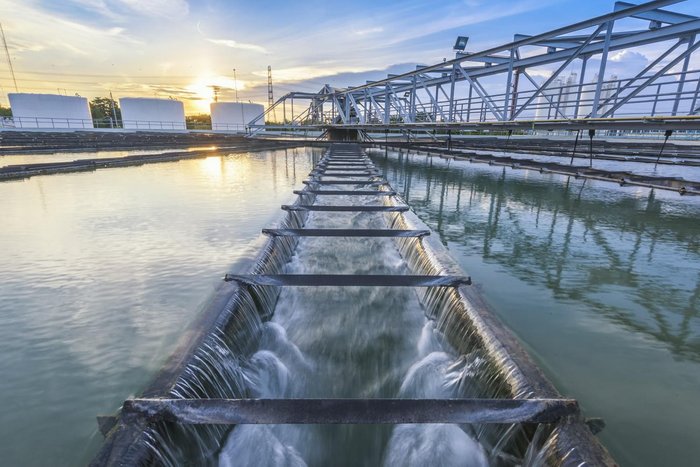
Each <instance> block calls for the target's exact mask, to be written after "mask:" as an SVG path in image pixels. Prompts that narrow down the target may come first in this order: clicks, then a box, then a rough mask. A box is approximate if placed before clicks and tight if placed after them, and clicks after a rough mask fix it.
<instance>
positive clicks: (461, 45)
mask: <svg viewBox="0 0 700 467" xmlns="http://www.w3.org/2000/svg"><path fill="white" fill-rule="evenodd" d="M467 42H469V38H468V37H467V36H458V37H457V41H455V46H454V47H453V49H454V50H458V51H460V52H463V51H464V49H466V48H467Z"/></svg>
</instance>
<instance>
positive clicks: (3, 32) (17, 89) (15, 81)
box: [0, 23, 19, 92]
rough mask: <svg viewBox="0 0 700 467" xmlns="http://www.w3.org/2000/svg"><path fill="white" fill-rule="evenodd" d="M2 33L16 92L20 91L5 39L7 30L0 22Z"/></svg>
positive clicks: (0, 31) (0, 32)
mask: <svg viewBox="0 0 700 467" xmlns="http://www.w3.org/2000/svg"><path fill="white" fill-rule="evenodd" d="M0 34H2V45H3V47H5V55H6V56H7V64H8V65H10V74H11V75H12V82H13V83H15V92H19V88H18V87H17V79H16V78H15V70H14V68H13V67H12V58H10V51H9V50H8V48H7V40H5V30H4V29H3V27H2V23H0Z"/></svg>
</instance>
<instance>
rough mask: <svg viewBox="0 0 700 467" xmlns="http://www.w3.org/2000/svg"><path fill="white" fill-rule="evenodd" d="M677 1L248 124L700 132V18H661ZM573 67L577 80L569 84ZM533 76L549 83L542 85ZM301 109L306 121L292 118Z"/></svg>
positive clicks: (287, 100)
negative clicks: (614, 65)
mask: <svg viewBox="0 0 700 467" xmlns="http://www.w3.org/2000/svg"><path fill="white" fill-rule="evenodd" d="M680 1H684V0H655V1H650V2H646V3H644V4H641V5H635V4H631V3H627V2H616V3H615V8H614V11H613V12H611V13H608V14H605V15H602V16H598V17H595V18H592V19H589V20H586V21H581V22H579V23H576V24H572V25H570V26H565V27H562V28H559V29H555V30H553V31H549V32H546V33H543V34H538V35H535V36H528V35H523V34H516V35H515V36H514V37H513V42H510V43H507V44H504V45H501V46H498V47H494V48H490V49H487V50H483V51H481V52H473V53H459V52H458V53H457V54H456V56H455V58H454V59H452V60H448V61H446V62H443V63H439V64H435V65H430V66H422V65H421V66H418V67H417V68H416V70H415V71H411V72H408V73H403V74H400V75H388V76H387V78H386V79H383V80H379V81H368V82H367V83H366V84H364V85H361V86H355V87H349V88H342V89H337V88H332V87H331V86H329V85H326V86H324V87H323V89H321V90H320V91H319V92H318V93H304V92H291V93H289V94H287V95H285V96H283V97H282V98H280V99H279V100H277V102H275V104H274V105H273V106H271V107H270V108H268V109H267V111H266V112H264V113H263V115H261V116H258V117H256V119H255V120H253V122H255V121H257V120H258V119H259V118H260V117H265V118H268V116H270V115H274V114H273V113H271V112H274V111H275V109H276V110H277V112H278V114H279V111H280V110H281V111H282V113H281V114H282V115H283V120H282V122H267V125H266V126H265V127H263V126H262V125H253V124H252V122H251V124H249V128H250V129H251V130H253V132H257V131H260V130H262V129H263V128H267V129H274V128H278V129H299V128H306V129H309V128H314V127H315V128H327V127H329V126H332V127H335V126H337V127H340V128H357V129H368V130H371V129H379V128H383V129H386V128H404V129H405V128H408V129H411V128H419V129H426V128H428V129H429V128H434V129H435V128H469V127H472V126H479V125H482V126H483V125H493V124H496V125H501V126H504V125H505V126H506V127H510V128H512V127H524V126H525V125H532V126H537V125H548V126H550V125H551V124H552V123H556V122H558V123H562V122H563V123H564V124H565V125H569V124H572V123H574V124H576V123H578V124H579V126H578V127H580V125H581V124H587V123H591V122H596V123H597V125H598V126H601V125H604V124H605V123H606V122H617V127H618V128H620V127H626V126H628V127H630V128H631V127H632V126H633V124H638V123H639V122H640V121H644V122H651V125H647V126H654V123H655V122H658V121H659V117H675V120H676V121H678V122H683V123H684V124H685V126H678V128H685V129H688V128H696V127H697V128H700V119H696V118H693V117H694V116H697V115H698V114H699V113H700V98H699V96H698V94H699V92H700V69H697V70H689V67H690V64H691V57H692V56H693V54H694V53H695V52H696V51H697V49H698V48H700V41H698V40H696V35H697V34H698V32H700V18H698V17H695V16H690V15H685V14H680V13H675V12H671V11H667V10H663V9H661V8H662V7H665V6H668V5H671V4H675V3H679V2H680ZM627 19H632V20H635V22H636V23H641V24H640V28H639V29H634V30H629V29H628V28H629V22H626V23H625V24H623V25H620V22H621V21H622V20H627ZM622 26H623V27H624V30H623V28H622ZM618 29H619V30H618ZM650 44H654V45H655V48H654V49H655V51H656V52H655V53H658V55H657V56H655V57H653V58H652V59H651V62H650V63H649V64H648V65H647V66H645V67H644V68H643V69H642V70H639V71H638V72H637V73H636V74H633V75H630V76H626V77H623V78H618V77H616V76H614V75H613V76H606V68H607V67H608V64H609V62H610V60H611V56H612V54H613V53H614V52H623V51H627V50H634V49H637V48H640V47H643V46H648V45H650ZM664 48H665V50H664ZM659 51H660V52H659ZM552 66H556V68H555V69H554V70H552ZM572 67H575V68H574V69H575V70H577V71H575V72H571V74H569V75H568V77H566V78H565V77H564V72H565V71H567V70H569V71H570V70H571V69H572ZM538 69H539V70H538ZM536 71H540V73H539V74H540V75H543V74H544V75H547V74H548V73H549V72H551V74H549V76H548V78H547V79H545V80H544V81H542V80H540V81H538V80H537V79H536V78H535V77H534V73H533V72H536ZM592 73H593V74H594V76H593V79H588V77H589V76H590V75H591V74H592ZM295 101H297V109H299V108H301V109H302V110H301V111H300V112H295V111H294V104H295ZM300 101H301V103H302V105H301V106H300V105H299V102H300ZM650 117H656V118H650ZM662 120H663V122H665V123H667V121H666V120H665V119H662ZM620 122H622V123H620ZM625 122H627V123H625ZM688 122H690V123H688ZM688 125H690V127H689V126H688ZM659 127H660V128H661V127H662V125H659Z"/></svg>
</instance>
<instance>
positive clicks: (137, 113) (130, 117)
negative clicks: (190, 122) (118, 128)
mask: <svg viewBox="0 0 700 467" xmlns="http://www.w3.org/2000/svg"><path fill="white" fill-rule="evenodd" d="M119 106H120V107H121V111H122V121H123V125H124V128H125V129H132V130H184V129H186V126H185V107H184V105H183V104H182V102H180V101H177V100H173V99H154V98H148V99H147V98H142V97H122V98H121V99H119Z"/></svg>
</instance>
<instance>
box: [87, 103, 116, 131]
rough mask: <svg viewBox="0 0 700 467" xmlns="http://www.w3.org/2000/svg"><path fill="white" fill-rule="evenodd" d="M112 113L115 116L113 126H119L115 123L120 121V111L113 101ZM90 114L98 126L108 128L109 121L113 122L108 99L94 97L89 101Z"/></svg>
mask: <svg viewBox="0 0 700 467" xmlns="http://www.w3.org/2000/svg"><path fill="white" fill-rule="evenodd" d="M114 111H115V112H114V113H116V114H117V122H115V124H114V126H119V125H118V124H117V123H118V122H121V120H122V111H121V109H120V108H119V104H117V102H116V101H114ZM90 113H91V114H92V119H93V120H94V121H95V122H96V123H98V124H99V125H100V126H103V125H107V126H109V122H110V120H114V113H113V112H112V99H110V98H109V97H95V98H94V99H92V100H91V101H90Z"/></svg>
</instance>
